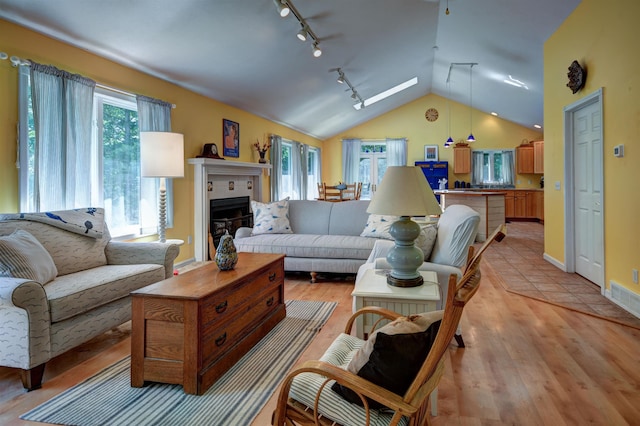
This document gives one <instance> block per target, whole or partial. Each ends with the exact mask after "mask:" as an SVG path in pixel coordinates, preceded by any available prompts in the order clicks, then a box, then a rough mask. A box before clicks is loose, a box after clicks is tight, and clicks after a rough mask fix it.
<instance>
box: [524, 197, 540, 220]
mask: <svg viewBox="0 0 640 426" xmlns="http://www.w3.org/2000/svg"><path fill="white" fill-rule="evenodd" d="M537 195H538V191H526V192H525V194H524V196H525V200H526V201H525V215H526V217H527V218H536V217H538V196H537Z"/></svg>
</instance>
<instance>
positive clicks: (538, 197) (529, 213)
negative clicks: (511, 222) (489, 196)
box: [492, 189, 544, 222]
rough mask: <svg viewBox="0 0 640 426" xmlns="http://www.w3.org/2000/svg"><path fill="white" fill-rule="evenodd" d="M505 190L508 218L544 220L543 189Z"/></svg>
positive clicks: (505, 205)
mask: <svg viewBox="0 0 640 426" xmlns="http://www.w3.org/2000/svg"><path fill="white" fill-rule="evenodd" d="M492 191H493V190H492ZM503 192H504V216H505V217H506V218H507V219H538V220H539V221H540V222H542V221H544V192H543V191H538V190H526V189H511V190H505V191H503Z"/></svg>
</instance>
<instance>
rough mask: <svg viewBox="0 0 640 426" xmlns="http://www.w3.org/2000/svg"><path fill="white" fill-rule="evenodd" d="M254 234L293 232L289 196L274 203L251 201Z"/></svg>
mask: <svg viewBox="0 0 640 426" xmlns="http://www.w3.org/2000/svg"><path fill="white" fill-rule="evenodd" d="M251 210H252V211H253V231H252V232H251V233H252V234H253V235H260V234H291V232H292V231H291V225H290V224H289V198H286V199H284V200H280V201H276V202H274V203H268V204H265V203H260V202H258V201H251Z"/></svg>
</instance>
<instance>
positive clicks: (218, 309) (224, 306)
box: [216, 300, 227, 314]
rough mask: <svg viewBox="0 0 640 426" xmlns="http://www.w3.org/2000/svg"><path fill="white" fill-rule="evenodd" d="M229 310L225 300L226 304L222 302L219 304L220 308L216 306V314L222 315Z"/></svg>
mask: <svg viewBox="0 0 640 426" xmlns="http://www.w3.org/2000/svg"><path fill="white" fill-rule="evenodd" d="M226 310H227V301H226V300H225V301H224V302H222V303H221V304H219V305H218V306H216V312H217V313H219V314H221V313H223V312H224V311H226Z"/></svg>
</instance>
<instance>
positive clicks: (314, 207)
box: [289, 200, 336, 235]
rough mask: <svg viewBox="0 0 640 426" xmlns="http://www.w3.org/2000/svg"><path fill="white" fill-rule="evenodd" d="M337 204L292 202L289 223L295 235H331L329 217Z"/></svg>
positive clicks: (310, 201) (307, 201) (308, 201)
mask: <svg viewBox="0 0 640 426" xmlns="http://www.w3.org/2000/svg"><path fill="white" fill-rule="evenodd" d="M334 204H336V203H330V202H327V201H312V200H290V201H289V222H290V223H291V230H292V231H293V232H294V233H295V234H318V235H326V234H328V233H329V217H330V216H331V209H332V208H333V205H334Z"/></svg>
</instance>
